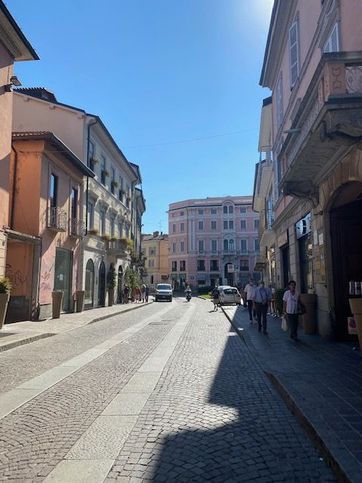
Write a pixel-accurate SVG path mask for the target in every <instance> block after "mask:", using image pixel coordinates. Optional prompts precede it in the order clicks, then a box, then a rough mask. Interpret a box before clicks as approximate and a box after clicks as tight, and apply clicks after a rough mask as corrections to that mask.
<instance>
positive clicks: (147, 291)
mask: <svg viewBox="0 0 362 483" xmlns="http://www.w3.org/2000/svg"><path fill="white" fill-rule="evenodd" d="M149 292H150V289H149V288H148V285H146V288H145V301H146V302H148V294H149Z"/></svg>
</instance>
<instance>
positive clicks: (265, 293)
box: [254, 281, 271, 335]
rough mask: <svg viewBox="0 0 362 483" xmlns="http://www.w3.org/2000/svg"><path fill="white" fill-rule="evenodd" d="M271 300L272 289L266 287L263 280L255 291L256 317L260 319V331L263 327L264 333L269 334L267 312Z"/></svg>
mask: <svg viewBox="0 0 362 483" xmlns="http://www.w3.org/2000/svg"><path fill="white" fill-rule="evenodd" d="M270 300H271V293H270V291H269V290H268V289H267V288H265V285H264V282H263V281H261V282H260V283H259V287H257V288H256V289H255V292H254V303H255V310H256V317H257V321H258V331H259V332H261V330H262V329H263V334H265V335H267V334H268V332H267V330H266V329H267V318H266V315H267V312H268V306H269V304H270Z"/></svg>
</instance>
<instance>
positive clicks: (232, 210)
mask: <svg viewBox="0 0 362 483" xmlns="http://www.w3.org/2000/svg"><path fill="white" fill-rule="evenodd" d="M229 213H234V207H233V206H232V205H230V206H229Z"/></svg>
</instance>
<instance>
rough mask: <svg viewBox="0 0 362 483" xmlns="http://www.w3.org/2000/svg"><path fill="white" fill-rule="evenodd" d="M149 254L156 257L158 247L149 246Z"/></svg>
mask: <svg viewBox="0 0 362 483" xmlns="http://www.w3.org/2000/svg"><path fill="white" fill-rule="evenodd" d="M148 255H149V256H150V257H154V256H156V248H155V247H149V248H148Z"/></svg>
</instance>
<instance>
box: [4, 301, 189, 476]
mask: <svg viewBox="0 0 362 483" xmlns="http://www.w3.org/2000/svg"><path fill="white" fill-rule="evenodd" d="M170 309H172V311H170V315H172V319H171V317H170V315H167V323H165V324H164V325H159V326H151V325H147V326H146V327H145V328H144V329H143V330H141V331H139V332H137V333H135V334H134V335H133V336H132V337H131V338H129V339H128V340H127V341H125V342H123V343H121V344H118V345H116V346H115V347H113V348H112V349H110V350H108V351H107V352H106V353H105V354H103V355H102V356H101V357H98V358H97V359H96V360H94V361H92V362H90V363H88V364H87V365H86V366H84V367H83V368H82V369H80V370H78V371H77V372H75V373H74V374H72V375H70V376H69V377H67V378H66V379H64V380H63V381H61V382H59V383H57V384H56V385H55V386H53V387H51V388H50V389H48V390H46V391H45V392H43V393H41V394H40V395H38V396H37V397H35V398H34V399H32V400H31V401H30V402H28V403H25V404H24V405H23V406H22V407H20V408H19V409H17V410H15V411H13V412H12V413H11V414H9V415H8V416H7V417H5V418H3V419H2V420H1V421H0V481H1V482H3V481H9V480H18V481H21V482H23V481H32V482H36V483H37V482H40V481H43V480H44V478H45V477H46V476H47V475H48V474H49V473H50V472H51V471H52V469H53V468H54V467H55V466H56V465H57V464H58V463H59V462H60V461H61V460H63V459H64V456H65V455H66V454H67V453H68V452H69V450H70V449H71V447H72V446H73V445H74V443H75V442H76V441H77V440H78V439H79V438H80V436H81V435H82V434H83V433H84V432H85V431H86V430H87V429H88V428H89V427H90V425H91V424H92V423H93V421H94V420H95V419H96V418H97V417H98V416H100V414H101V413H102V411H103V410H104V409H105V408H106V407H107V406H108V405H109V403H110V402H111V401H112V400H113V399H114V397H115V396H116V395H117V394H118V393H119V391H120V390H121V389H122V387H123V386H124V385H125V384H127V382H128V381H129V379H130V378H131V377H132V375H133V374H134V373H135V371H136V370H137V368H138V367H139V366H140V365H141V364H142V363H143V362H144V360H145V359H146V358H147V357H148V356H149V354H150V353H151V352H152V351H153V350H154V349H155V348H156V347H157V345H158V344H159V343H160V341H162V340H163V338H164V337H165V335H166V334H167V333H168V332H169V331H170V330H171V329H172V327H173V326H174V325H175V323H176V321H177V318H176V316H177V313H178V312H179V310H180V308H179V307H178V306H176V307H170Z"/></svg>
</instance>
